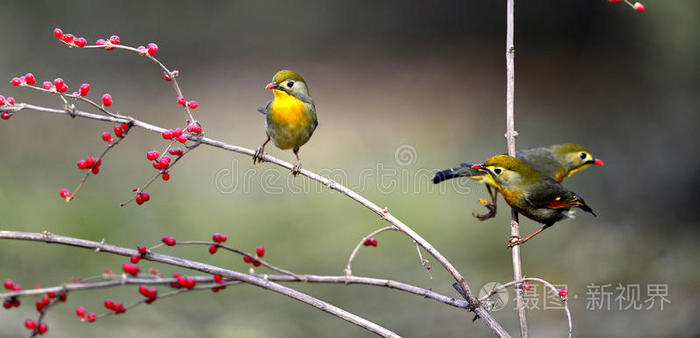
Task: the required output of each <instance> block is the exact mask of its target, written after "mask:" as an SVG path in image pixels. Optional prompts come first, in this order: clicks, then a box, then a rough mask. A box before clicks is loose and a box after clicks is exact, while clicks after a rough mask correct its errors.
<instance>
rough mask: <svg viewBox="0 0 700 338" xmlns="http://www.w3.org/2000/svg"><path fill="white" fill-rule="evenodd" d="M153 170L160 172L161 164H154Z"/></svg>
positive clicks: (156, 162)
mask: <svg viewBox="0 0 700 338" xmlns="http://www.w3.org/2000/svg"><path fill="white" fill-rule="evenodd" d="M153 169H156V170H160V162H158V161H155V162H153Z"/></svg>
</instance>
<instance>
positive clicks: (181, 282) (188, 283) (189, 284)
mask: <svg viewBox="0 0 700 338" xmlns="http://www.w3.org/2000/svg"><path fill="white" fill-rule="evenodd" d="M173 278H175V279H176V280H177V282H171V283H170V286H171V287H174V288H186V289H192V288H193V287H194V286H195V285H197V281H196V280H195V279H194V278H192V277H186V276H183V275H181V274H180V273H179V272H176V273H174V274H173Z"/></svg>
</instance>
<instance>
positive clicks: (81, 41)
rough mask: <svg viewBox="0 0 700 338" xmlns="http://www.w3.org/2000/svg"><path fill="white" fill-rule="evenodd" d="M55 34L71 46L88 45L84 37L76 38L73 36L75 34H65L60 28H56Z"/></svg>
mask: <svg viewBox="0 0 700 338" xmlns="http://www.w3.org/2000/svg"><path fill="white" fill-rule="evenodd" d="M53 36H55V37H56V39H59V40H61V41H63V43H65V44H66V45H68V46H69V47H85V45H87V40H86V39H85V38H84V37H79V38H76V37H75V36H73V34H69V33H65V34H64V33H63V31H62V30H61V29H60V28H54V30H53Z"/></svg>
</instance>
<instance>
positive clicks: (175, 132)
mask: <svg viewBox="0 0 700 338" xmlns="http://www.w3.org/2000/svg"><path fill="white" fill-rule="evenodd" d="M171 132H172V133H173V137H180V135H182V129H180V128H175V129H173V130H171Z"/></svg>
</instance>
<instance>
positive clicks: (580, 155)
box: [578, 153, 588, 160]
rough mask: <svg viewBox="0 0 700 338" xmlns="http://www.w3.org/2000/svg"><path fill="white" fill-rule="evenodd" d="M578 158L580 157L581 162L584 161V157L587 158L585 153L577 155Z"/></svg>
mask: <svg viewBox="0 0 700 338" xmlns="http://www.w3.org/2000/svg"><path fill="white" fill-rule="evenodd" d="M578 156H579V157H581V159H582V160H585V159H586V156H588V154H586V153H580V154H578Z"/></svg>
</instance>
